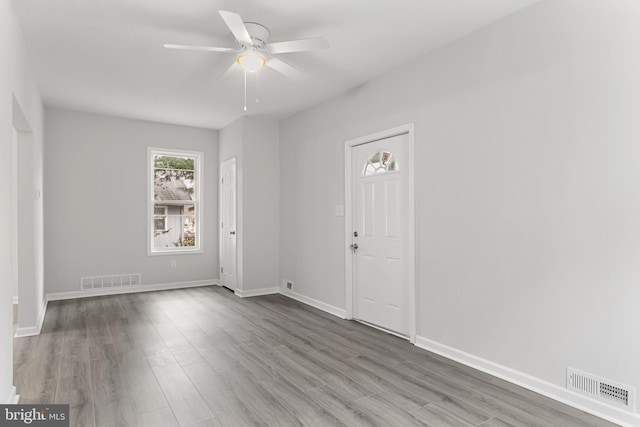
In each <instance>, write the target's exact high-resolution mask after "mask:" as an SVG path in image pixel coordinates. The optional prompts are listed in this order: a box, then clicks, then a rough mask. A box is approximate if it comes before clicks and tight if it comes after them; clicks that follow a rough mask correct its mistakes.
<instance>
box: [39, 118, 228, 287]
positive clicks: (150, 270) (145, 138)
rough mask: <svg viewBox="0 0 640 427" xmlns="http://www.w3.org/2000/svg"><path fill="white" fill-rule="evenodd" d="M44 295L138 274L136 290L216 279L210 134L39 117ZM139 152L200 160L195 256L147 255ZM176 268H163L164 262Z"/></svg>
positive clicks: (214, 140)
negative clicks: (84, 281) (176, 152)
mask: <svg viewBox="0 0 640 427" xmlns="http://www.w3.org/2000/svg"><path fill="white" fill-rule="evenodd" d="M45 124H46V126H45V128H46V141H47V142H46V147H45V164H44V168H45V191H46V193H47V199H46V201H45V283H46V292H47V293H54V292H65V291H78V290H79V289H80V277H82V276H100V275H110V274H120V273H142V283H143V284H144V285H148V284H163V283H176V282H188V281H198V280H210V279H217V278H218V277H219V275H218V228H217V227H216V225H215V224H217V222H218V209H217V206H218V204H217V203H218V184H217V181H218V180H217V177H218V132H217V131H212V130H205V129H197V128H189V127H181V126H174V125H166V124H158V123H153V122H145V121H138V120H129V119H121V118H114V117H107V116H100V115H93V114H84V113H77V112H71V111H64V110H58V109H47V110H46V120H45ZM147 147H160V148H173V149H185V150H191V151H201V152H203V153H204V158H203V163H204V168H203V171H202V183H203V188H202V197H203V209H202V212H203V217H202V224H203V234H202V236H203V241H202V248H203V250H204V252H203V253H198V254H167V255H157V256H147V226H148V223H147V187H146V186H147V176H146V174H147ZM172 260H175V261H176V268H171V261H172Z"/></svg>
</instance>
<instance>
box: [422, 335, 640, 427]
mask: <svg viewBox="0 0 640 427" xmlns="http://www.w3.org/2000/svg"><path fill="white" fill-rule="evenodd" d="M415 345H416V346H417V347H420V348H422V349H424V350H428V351H430V352H433V353H436V354H439V355H440V356H444V357H446V358H447V359H451V360H455V361H456V362H460V363H462V364H463V365H467V366H469V367H471V368H474V369H477V370H479V371H482V372H485V373H487V374H490V375H493V376H494V377H498V378H501V379H503V380H505V381H509V382H510V383H513V384H516V385H519V386H521V387H524V388H526V389H529V390H531V391H534V392H536V393H539V394H541V395H543V396H546V397H549V398H551V399H553V400H557V401H558V402H561V403H564V404H566V405H569V406H572V407H574V408H576V409H580V410H581V411H584V412H588V413H590V414H592V415H595V416H597V417H600V418H604V419H605V420H608V421H611V422H614V423H616V424H620V425H621V426H625V427H627V426H628V427H633V426H640V415H638V414H635V413H632V412H627V411H624V410H622V409H619V408H616V407H613V406H610V405H607V404H604V403H600V402H598V401H595V400H592V399H589V398H588V397H585V396H582V395H580V394H577V393H574V392H572V391H570V390H567V389H565V388H563V387H560V386H558V385H556V384H552V383H550V382H548V381H545V380H543V379H540V378H537V377H534V376H531V375H529V374H525V373H524V372H520V371H516V370H515V369H512V368H509V367H507V366H503V365H500V364H498V363H495V362H492V361H490V360H486V359H483V358H481V357H478V356H474V355H472V354H469V353H466V352H464V351H461V350H458V349H455V348H453V347H449V346H447V345H445V344H441V343H439V342H436V341H432V340H430V339H428V338H424V337H420V336H417V337H416V343H415Z"/></svg>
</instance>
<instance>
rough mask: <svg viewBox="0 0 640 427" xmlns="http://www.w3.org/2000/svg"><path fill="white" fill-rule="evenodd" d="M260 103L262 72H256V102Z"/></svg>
mask: <svg viewBox="0 0 640 427" xmlns="http://www.w3.org/2000/svg"><path fill="white" fill-rule="evenodd" d="M259 103H260V73H259V72H258V73H256V104H259Z"/></svg>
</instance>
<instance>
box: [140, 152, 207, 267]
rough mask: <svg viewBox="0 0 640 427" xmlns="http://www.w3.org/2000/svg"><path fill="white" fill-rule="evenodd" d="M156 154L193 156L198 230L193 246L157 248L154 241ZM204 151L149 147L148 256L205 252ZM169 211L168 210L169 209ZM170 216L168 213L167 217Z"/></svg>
mask: <svg viewBox="0 0 640 427" xmlns="http://www.w3.org/2000/svg"><path fill="white" fill-rule="evenodd" d="M155 156H172V157H190V158H193V159H194V161H193V166H194V171H193V184H194V187H195V191H194V194H193V200H192V201H190V203H191V204H193V206H194V213H195V217H196V231H195V234H196V236H195V240H196V245H195V246H193V247H185V246H181V247H180V246H178V247H173V248H155V247H154V245H153V243H154V234H155V231H156V230H155V205H156V203H155V202H156V201H155V200H154V194H155V167H154V157H155ZM203 160H204V153H203V152H201V151H189V150H178V149H172V148H158V147H148V148H147V256H157V255H179V254H197V253H202V252H204V250H203V243H202V236H203V235H204V234H203V232H202V227H203V222H204V221H202V204H203V194H204V192H203V191H202V183H203V182H204V180H203V179H202V175H203V164H204V161H203ZM167 212H168V210H167ZM166 218H168V214H167V217H166ZM167 223H168V221H167V220H165V227H166V226H167V225H168V224H167Z"/></svg>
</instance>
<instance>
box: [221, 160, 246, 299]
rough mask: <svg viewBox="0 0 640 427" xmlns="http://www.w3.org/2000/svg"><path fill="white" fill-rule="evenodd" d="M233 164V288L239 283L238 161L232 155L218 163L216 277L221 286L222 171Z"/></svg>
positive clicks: (222, 236)
mask: <svg viewBox="0 0 640 427" xmlns="http://www.w3.org/2000/svg"><path fill="white" fill-rule="evenodd" d="M232 163H233V164H235V165H236V176H235V179H234V185H235V186H236V199H235V200H236V209H234V212H235V213H236V219H235V224H236V271H235V272H234V277H235V278H236V286H235V289H234V291H235V290H237V289H239V288H240V289H241V287H240V284H239V283H238V242H237V230H238V163H237V162H236V158H235V157H232V158H230V159H228V160H225V161H224V162H222V163H220V168H219V172H218V277H219V278H220V279H218V284H219V285H220V286H223V284H222V273H221V272H220V267H221V266H222V251H223V247H224V246H223V245H224V242H223V240H224V235H223V234H222V232H221V229H222V210H223V208H224V203H223V197H224V195H223V194H222V171H223V169H224V167H225V166H227V165H229V164H232Z"/></svg>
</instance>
